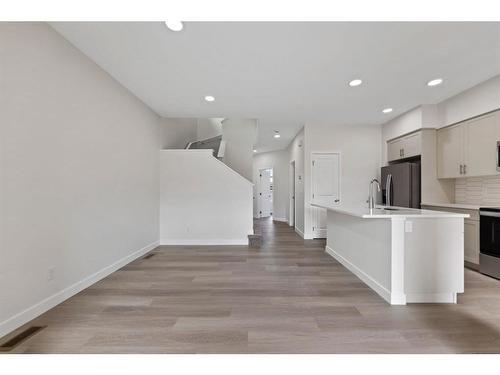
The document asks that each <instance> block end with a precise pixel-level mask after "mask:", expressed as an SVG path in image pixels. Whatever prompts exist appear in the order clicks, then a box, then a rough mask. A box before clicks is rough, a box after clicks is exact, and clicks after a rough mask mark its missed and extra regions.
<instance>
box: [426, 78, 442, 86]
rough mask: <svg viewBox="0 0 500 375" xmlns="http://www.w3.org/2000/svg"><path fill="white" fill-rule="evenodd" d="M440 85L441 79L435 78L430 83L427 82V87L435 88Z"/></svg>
mask: <svg viewBox="0 0 500 375" xmlns="http://www.w3.org/2000/svg"><path fill="white" fill-rule="evenodd" d="M441 83H443V79H442V78H436V79H433V80H432V81H429V82H427V86H437V85H440V84H441Z"/></svg>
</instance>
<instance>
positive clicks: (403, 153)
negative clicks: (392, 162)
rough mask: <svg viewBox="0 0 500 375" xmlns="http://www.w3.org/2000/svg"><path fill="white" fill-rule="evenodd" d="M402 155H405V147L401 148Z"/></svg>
mask: <svg viewBox="0 0 500 375" xmlns="http://www.w3.org/2000/svg"><path fill="white" fill-rule="evenodd" d="M401 155H402V156H403V157H405V149H404V148H402V149H401Z"/></svg>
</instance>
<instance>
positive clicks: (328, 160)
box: [311, 153, 340, 238]
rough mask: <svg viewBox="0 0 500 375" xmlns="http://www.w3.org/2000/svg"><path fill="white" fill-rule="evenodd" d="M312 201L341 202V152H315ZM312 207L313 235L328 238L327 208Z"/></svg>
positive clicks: (337, 203) (325, 203)
mask: <svg viewBox="0 0 500 375" xmlns="http://www.w3.org/2000/svg"><path fill="white" fill-rule="evenodd" d="M311 156H312V189H311V190H312V197H311V198H312V199H311V202H312V203H318V204H323V205H327V206H335V205H339V204H340V154H339V153H313V154H312V155H311ZM311 209H312V224H313V237H314V238H326V210H325V209H323V208H318V207H311Z"/></svg>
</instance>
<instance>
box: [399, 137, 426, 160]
mask: <svg viewBox="0 0 500 375" xmlns="http://www.w3.org/2000/svg"><path fill="white" fill-rule="evenodd" d="M421 140H422V133H421V132H417V133H413V134H410V135H407V136H405V137H403V138H402V142H403V158H411V157H413V156H418V155H420V152H421V148H422V146H421Z"/></svg>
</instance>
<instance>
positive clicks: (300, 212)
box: [287, 128, 305, 236]
mask: <svg viewBox="0 0 500 375" xmlns="http://www.w3.org/2000/svg"><path fill="white" fill-rule="evenodd" d="M304 137H305V133H304V128H302V129H301V130H300V131H299V132H298V133H297V135H296V136H295V138H294V139H293V140H292V142H290V145H289V146H288V148H287V152H288V157H289V162H293V161H295V218H296V222H295V229H296V230H297V231H298V232H299V233H300V234H301V235H302V236H304V207H305V202H304V143H305V142H304Z"/></svg>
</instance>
